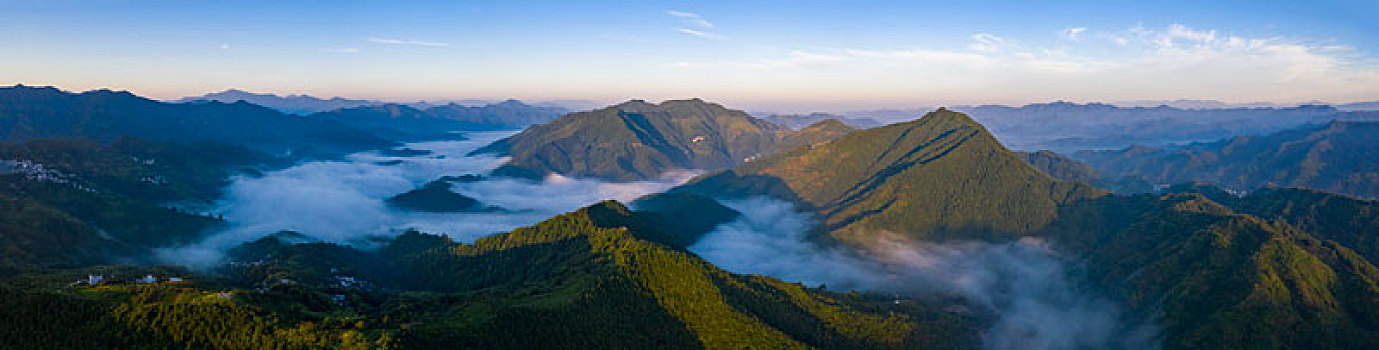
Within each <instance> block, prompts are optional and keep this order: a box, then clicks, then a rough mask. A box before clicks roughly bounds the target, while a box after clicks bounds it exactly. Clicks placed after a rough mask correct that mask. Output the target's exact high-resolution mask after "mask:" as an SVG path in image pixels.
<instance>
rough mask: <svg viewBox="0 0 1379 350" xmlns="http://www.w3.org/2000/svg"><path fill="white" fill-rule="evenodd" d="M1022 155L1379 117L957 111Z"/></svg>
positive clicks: (1048, 106) (1317, 110) (1327, 110)
mask: <svg viewBox="0 0 1379 350" xmlns="http://www.w3.org/2000/svg"><path fill="white" fill-rule="evenodd" d="M954 110H957V111H961V112H964V113H967V114H969V115H971V116H972V118H974V119H976V120H977V121H979V122H981V123H982V124H983V125H986V126H987V127H989V128H990V129H991V131H992V132H993V133H995V134H996V135H997V137H999V138H1000V139H1001V140H1002V142H1003V143H1005V144H1007V145H1009V146H1010V147H1011V148H1013V149H1018V150H1040V149H1048V150H1053V151H1057V152H1065V153H1066V152H1072V151H1077V150H1085V149H1120V148H1125V147H1128V146H1130V145H1135V144H1139V145H1147V146H1151V147H1161V146H1167V145H1172V144H1183V143H1190V142H1202V141H1212V140H1218V139H1223V138H1228V137H1234V136H1240V135H1252V134H1264V133H1270V132H1275V131H1279V130H1284V129H1288V128H1293V127H1298V126H1301V125H1304V124H1318V123H1325V122H1329V121H1331V120H1379V112H1372V111H1368V112H1366V111H1358V112H1357V111H1342V110H1339V109H1337V108H1335V107H1331V106H1325V105H1304V106H1298V107H1289V108H1231V109H1178V108H1173V107H1167V106H1159V107H1135V108H1122V107H1117V106H1113V105H1109V104H1102V103H1088V104H1077V103H1070V102H1061V101H1060V102H1053V103H1041V104H1030V105H1025V106H1021V107H1009V106H998V105H984V106H972V107H955V108H954Z"/></svg>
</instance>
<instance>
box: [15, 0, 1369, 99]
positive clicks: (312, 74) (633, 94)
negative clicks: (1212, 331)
mask: <svg viewBox="0 0 1379 350" xmlns="http://www.w3.org/2000/svg"><path fill="white" fill-rule="evenodd" d="M1376 15H1379V1H1372V0H1360V1H1307V2H1303V1H1135V2H1118V1H1058V2H1053V1H1050V2H1027V1H963V2H955V1H945V2H930V1H868V0H858V1H810V0H794V1H741V0H738V1H648V0H643V1H520V0H509V1H348V0H345V1H192V0H181V1H162V0H105V1H86V0H44V1H31V0H19V1H16V0H0V33H5V34H4V35H0V85H10V84H17V83H22V84H25V85H53V86H58V87H61V88H64V89H68V90H74V91H84V90H89V89H97V88H110V89H116V90H129V91H132V92H134V93H136V94H140V95H143V96H147V97H151V98H158V99H173V98H178V97H184V96H191V95H200V94H204V93H207V92H213V91H220V90H225V89H229V88H238V89H243V90H248V91H255V92H272V93H278V94H310V95H315V96H320V97H333V96H341V97H348V98H366V99H381V100H390V101H415V100H432V101H441V100H459V99H502V98H518V99H524V100H557V99H576V100H593V101H599V102H616V101H621V100H627V99H634V98H637V99H646V100H651V101H658V100H664V99H672V98H689V97H700V98H704V99H707V100H711V101H716V102H721V103H724V104H726V105H728V106H730V107H736V108H743V109H755V110H764V109H771V110H797V111H805V110H822V111H830V110H849V109H874V108H906V107H919V106H938V105H959V104H978V103H1000V104H1022V103H1032V102H1048V101H1054V100H1065V101H1074V102H1091V101H1104V102H1112V101H1125V100H1168V99H1214V100H1220V101H1225V102H1231V103H1246V102H1260V101H1263V102H1276V103H1296V102H1306V101H1328V102H1335V103H1344V102H1355V101H1369V100H1379V21H1375V20H1374V18H1375V17H1376Z"/></svg>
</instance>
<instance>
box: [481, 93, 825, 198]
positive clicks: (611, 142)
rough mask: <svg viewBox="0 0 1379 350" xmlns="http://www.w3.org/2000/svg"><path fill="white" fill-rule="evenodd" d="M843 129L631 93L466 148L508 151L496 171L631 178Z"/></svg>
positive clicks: (727, 159) (719, 161)
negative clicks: (794, 124) (797, 126)
mask: <svg viewBox="0 0 1379 350" xmlns="http://www.w3.org/2000/svg"><path fill="white" fill-rule="evenodd" d="M851 130H852V129H851V128H849V127H847V126H844V125H842V124H841V123H836V121H835V123H828V124H823V125H820V126H819V127H809V128H805V129H802V130H801V131H793V130H790V129H789V128H786V127H784V126H780V125H776V124H772V123H769V122H767V121H764V120H761V119H757V118H754V117H752V116H749V115H747V113H746V112H742V111H739V110H732V109H728V108H724V107H723V106H721V105H718V104H713V103H708V102H704V101H703V100H699V99H692V100H673V101H665V102H663V103H661V104H654V103H649V102H645V101H640V100H633V101H628V102H624V103H621V104H618V105H615V106H611V107H607V108H603V109H598V110H593V111H587V112H577V113H571V114H568V115H565V116H562V117H560V118H558V119H556V120H554V121H552V122H550V123H546V124H540V125H534V126H532V127H530V128H528V129H526V130H524V131H522V132H521V133H518V134H517V135H513V136H512V137H509V138H506V139H503V140H499V141H498V142H495V143H493V144H491V145H488V146H485V147H483V148H480V149H478V150H476V151H474V153H475V154H479V153H495V154H502V155H507V156H510V157H511V160H509V161H508V163H507V164H505V165H503V166H502V167H500V168H498V169H497V170H495V171H494V174H496V175H503V176H515V177H527V178H540V177H542V176H545V175H546V174H551V173H557V174H561V175H565V176H571V177H594V178H600V179H607V180H614V181H631V180H645V179H655V178H657V177H659V176H661V175H662V174H664V173H665V172H667V171H671V170H677V169H680V170H691V169H722V168H727V167H730V166H733V165H736V164H739V163H742V162H745V161H748V160H751V159H754V158H757V157H761V156H763V155H766V154H770V153H772V152H776V151H780V150H781V148H783V147H793V146H801V145H804V144H806V143H810V142H822V141H825V140H828V139H829V138H831V137H836V136H840V135H841V134H845V133H847V132H850V131H851Z"/></svg>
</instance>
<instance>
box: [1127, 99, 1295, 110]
mask: <svg viewBox="0 0 1379 350" xmlns="http://www.w3.org/2000/svg"><path fill="white" fill-rule="evenodd" d="M1111 104H1112V105H1116V106H1119V107H1127V108H1134V107H1145V108H1154V107H1159V106H1168V107H1173V108H1177V109H1230V108H1282V107H1290V106H1284V105H1280V104H1276V103H1271V102H1250V103H1225V102H1221V101H1217V100H1193V99H1177V100H1132V101H1117V102H1112V103H1111Z"/></svg>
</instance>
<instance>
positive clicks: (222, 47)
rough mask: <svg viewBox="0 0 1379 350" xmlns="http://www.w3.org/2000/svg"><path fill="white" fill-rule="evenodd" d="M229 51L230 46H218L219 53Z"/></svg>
mask: <svg viewBox="0 0 1379 350" xmlns="http://www.w3.org/2000/svg"><path fill="white" fill-rule="evenodd" d="M228 50H230V44H220V51H228Z"/></svg>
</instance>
